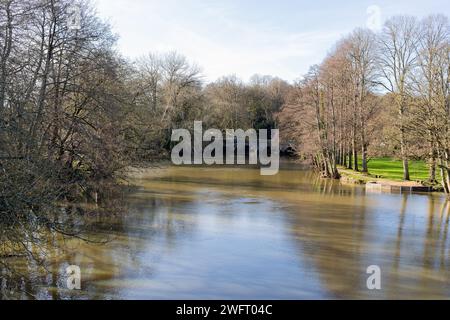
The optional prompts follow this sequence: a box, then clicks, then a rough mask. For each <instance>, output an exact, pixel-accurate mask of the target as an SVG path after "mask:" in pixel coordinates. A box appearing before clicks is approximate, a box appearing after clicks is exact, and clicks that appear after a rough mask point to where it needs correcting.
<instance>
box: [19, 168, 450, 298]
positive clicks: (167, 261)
mask: <svg viewBox="0 0 450 320" xmlns="http://www.w3.org/2000/svg"><path fill="white" fill-rule="evenodd" d="M132 182H133V183H134V184H135V185H136V186H138V187H137V189H136V190H135V191H134V192H133V193H131V194H130V195H129V196H127V200H126V201H127V204H128V209H127V212H126V213H124V214H123V216H121V217H120V218H117V219H115V220H114V223H113V225H112V227H111V228H110V229H111V231H108V233H109V235H110V236H111V240H110V241H108V243H106V244H103V245H97V244H87V243H84V242H82V241H79V240H72V241H70V242H68V243H64V244H63V245H64V246H65V247H70V252H71V253H70V254H68V255H65V256H64V257H58V258H56V257H55V258H54V261H53V262H52V263H51V266H52V267H51V269H52V271H53V275H52V276H47V277H45V278H44V279H43V281H44V284H42V283H41V284H36V286H32V287H30V288H27V290H28V291H32V292H33V294H34V296H35V297H37V298H40V299H67V298H75V299H135V298H136V299H365V298H369V299H378V298H387V299H415V298H425V299H446V298H447V299H448V298H449V297H450V273H449V269H450V268H449V267H450V259H449V255H450V250H449V248H450V240H449V236H448V231H449V219H450V214H449V209H450V207H449V205H448V203H447V202H446V201H445V199H444V197H443V196H442V195H439V194H432V195H427V194H403V195H402V194H387V193H380V194H376V193H366V192H365V189H364V188H363V187H361V186H349V185H348V186H347V185H341V184H340V183H339V182H336V181H330V180H323V179H320V178H318V177H317V176H316V175H315V174H314V173H312V172H310V171H308V170H304V169H302V168H301V167H299V166H297V165H294V164H284V165H283V166H282V169H281V170H280V173H279V174H278V175H276V176H261V175H260V171H259V169H257V168H249V167H241V168H227V167H215V168H214V167H165V168H158V169H154V170H148V171H142V172H141V173H139V174H135V176H134V178H133V179H132ZM100 232H103V233H105V230H99V233H100ZM61 245H62V244H61ZM51 258H52V257H49V259H51ZM68 265H78V266H80V269H81V284H82V288H81V290H80V291H76V290H74V291H70V290H68V289H67V288H66V276H65V274H64V270H65V268H66V267H67V266H68ZM371 265H377V266H379V267H380V269H381V290H368V289H367V286H366V280H367V278H368V277H369V275H368V274H367V273H366V271H367V267H368V266H371ZM41 280H42V279H41ZM24 295H26V294H25V293H24Z"/></svg>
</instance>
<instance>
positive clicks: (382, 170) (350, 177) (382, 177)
mask: <svg viewBox="0 0 450 320" xmlns="http://www.w3.org/2000/svg"><path fill="white" fill-rule="evenodd" d="M361 167H362V166H361V164H360V169H361ZM368 167H369V174H363V173H360V172H355V171H353V170H348V169H346V168H344V167H340V168H339V172H340V173H341V175H342V176H343V178H344V180H346V181H348V182H353V183H361V184H364V183H367V182H369V181H378V182H384V183H386V184H398V185H420V182H421V181H426V180H428V174H429V173H428V166H427V164H426V162H425V161H410V162H409V169H410V178H411V181H403V164H402V161H401V160H396V159H392V158H373V159H370V161H369V163H368ZM438 187H439V186H438Z"/></svg>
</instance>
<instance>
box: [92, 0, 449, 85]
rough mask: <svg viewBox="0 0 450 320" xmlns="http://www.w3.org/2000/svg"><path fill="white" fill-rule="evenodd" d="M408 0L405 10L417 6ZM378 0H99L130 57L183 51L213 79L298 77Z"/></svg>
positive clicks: (361, 21) (384, 5)
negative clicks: (339, 0) (343, 0)
mask: <svg viewBox="0 0 450 320" xmlns="http://www.w3.org/2000/svg"><path fill="white" fill-rule="evenodd" d="M440 1H441V0H436V1H434V2H436V3H437V5H439V3H440ZM352 2H353V1H352ZM363 2H365V1H363ZM380 2H381V3H380V4H379V5H380V7H381V8H382V9H384V10H385V11H384V12H383V15H384V16H387V15H389V12H391V11H392V12H395V13H398V11H399V10H400V11H401V10H402V5H400V4H398V3H396V5H395V7H392V5H390V4H389V3H384V1H380ZM401 2H403V7H404V8H405V9H404V10H405V11H407V10H406V9H407V7H409V6H412V5H411V4H408V3H409V1H408V2H406V1H403V0H402V1H401ZM429 2H430V3H428V6H430V7H431V3H432V2H433V0H430V1H429ZM371 4H373V3H372V2H368V1H367V3H361V2H360V1H355V2H354V3H353V4H348V3H346V5H345V6H343V5H337V4H336V3H335V2H334V1H333V2H326V1H322V0H318V1H317V2H314V3H312V2H310V1H294V0H285V1H283V2H280V3H276V2H273V1H268V2H265V1H253V0H249V1H237V0H229V1H218V0H217V1H214V0H213V1H200V0H187V1H176V0H165V1H159V0H133V1H130V0H97V6H98V10H99V13H100V14H101V15H102V16H103V17H105V18H110V20H111V22H112V25H113V27H114V30H115V31H116V32H118V33H119V35H120V36H121V38H120V40H119V49H120V50H121V51H122V53H123V54H124V55H125V56H129V57H131V58H133V57H137V56H140V55H144V54H146V53H148V52H152V51H169V50H176V51H178V52H180V53H182V54H184V55H186V56H187V57H188V58H189V59H190V60H191V61H193V62H195V63H197V64H198V65H200V66H201V67H202V68H203V70H204V74H205V76H206V79H207V80H209V81H213V80H215V79H216V78H217V77H220V76H223V75H227V74H236V75H238V76H240V77H242V78H243V79H244V80H245V79H248V78H249V77H251V76H252V75H253V74H255V73H260V74H272V75H277V76H280V77H282V78H285V79H287V80H294V79H296V78H298V77H300V76H301V75H302V74H303V73H305V72H306V71H307V70H308V68H309V66H310V65H312V64H315V63H319V62H320V61H321V60H322V59H323V58H324V57H325V55H326V54H327V52H328V50H329V49H330V48H331V47H332V46H333V44H334V43H335V42H336V41H337V40H338V39H339V38H340V37H341V36H342V35H344V34H346V33H347V32H349V31H350V30H351V29H352V28H354V27H358V26H365V20H366V8H367V7H368V6H369V5H371ZM386 10H387V12H386ZM430 10H431V9H430Z"/></svg>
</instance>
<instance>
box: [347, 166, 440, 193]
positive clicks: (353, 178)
mask: <svg viewBox="0 0 450 320" xmlns="http://www.w3.org/2000/svg"><path fill="white" fill-rule="evenodd" d="M338 169H339V173H340V174H341V182H342V183H344V184H361V185H366V187H367V188H368V187H369V186H370V189H371V190H377V191H387V192H442V188H441V187H440V186H439V185H430V184H426V183H424V182H423V181H420V180H416V181H398V180H393V179H387V178H383V177H380V176H378V175H373V174H370V173H362V172H356V171H353V170H350V169H347V168H345V167H341V166H339V167H338Z"/></svg>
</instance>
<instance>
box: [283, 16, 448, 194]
mask: <svg viewBox="0 0 450 320" xmlns="http://www.w3.org/2000/svg"><path fill="white" fill-rule="evenodd" d="M449 31H450V30H449V22H448V18H447V17H445V16H442V15H433V16H429V17H426V18H424V19H423V20H418V19H416V18H414V17H409V16H397V17H392V18H390V19H389V20H387V21H386V23H385V25H384V27H383V29H382V31H381V32H379V33H374V32H372V31H370V30H367V29H357V30H355V31H354V32H352V33H351V34H350V35H348V36H347V37H345V38H344V39H342V40H340V41H339V42H338V43H337V44H336V45H335V47H334V48H333V49H332V51H331V52H330V53H329V55H328V56H327V58H326V59H325V60H324V61H323V62H322V63H321V64H320V65H318V66H313V67H312V68H311V69H310V71H309V72H308V74H307V75H305V76H304V77H303V79H302V80H301V81H299V82H298V83H297V84H296V85H295V88H294V89H293V90H292V92H291V93H290V95H289V98H287V101H288V102H287V103H286V105H285V106H284V107H283V110H282V112H280V114H279V118H280V125H281V128H282V129H283V131H284V132H285V136H288V137H291V139H293V140H295V141H297V143H298V144H299V145H300V146H301V147H302V148H303V150H302V152H303V155H304V156H307V157H309V158H310V159H311V162H312V163H313V164H314V165H315V166H316V167H317V168H318V169H319V170H320V171H321V172H322V173H323V175H324V176H326V177H331V178H338V177H339V170H338V166H339V165H342V166H345V167H347V168H350V169H353V170H356V171H362V172H368V161H369V160H370V159H369V156H370V155H391V156H396V157H398V158H401V159H402V161H403V169H404V179H405V180H409V179H410V174H409V166H408V163H409V160H411V159H426V160H427V161H428V164H429V167H430V175H429V180H430V181H429V182H430V183H435V182H436V180H437V178H438V176H440V177H441V179H440V180H441V181H440V183H441V184H442V187H443V188H444V190H445V191H446V192H447V193H448V192H449V191H450V168H449V164H450V158H449V156H450V154H449V150H450V149H449V148H450V144H449V142H450V141H449V138H450V136H449V124H450V100H449V61H450V58H449V49H450V43H449V39H450V38H449V35H450V33H449ZM437 172H439V173H440V174H439V175H437Z"/></svg>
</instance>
